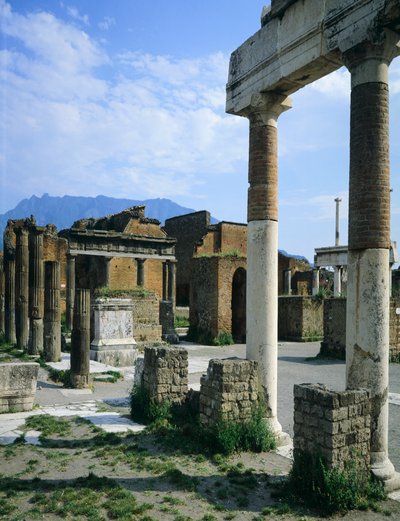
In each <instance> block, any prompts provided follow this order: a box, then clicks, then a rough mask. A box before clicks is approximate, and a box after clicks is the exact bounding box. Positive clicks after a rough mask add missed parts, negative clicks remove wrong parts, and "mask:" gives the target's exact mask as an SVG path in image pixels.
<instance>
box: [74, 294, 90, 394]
mask: <svg viewBox="0 0 400 521" xmlns="http://www.w3.org/2000/svg"><path fill="white" fill-rule="evenodd" d="M89 374H90V290H88V289H77V290H76V291H75V305H74V320H73V327H72V334H71V385H72V387H75V388H78V389H82V388H84V387H88V386H89Z"/></svg>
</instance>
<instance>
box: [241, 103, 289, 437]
mask: <svg viewBox="0 0 400 521" xmlns="http://www.w3.org/2000/svg"><path fill="white" fill-rule="evenodd" d="M288 108H290V102H289V100H288V99H287V98H285V97H284V96H276V95H259V96H254V97H253V99H252V105H251V107H250V108H249V109H248V117H249V120H250V144H249V150H250V153H249V184H250V186H249V191H248V229H247V271H248V273H247V292H246V294H247V304H246V307H247V310H246V316H247V337H246V338H247V346H246V356H247V358H248V359H251V360H257V361H258V364H259V380H260V385H261V387H262V390H263V395H264V401H265V408H266V415H267V417H268V418H269V421H270V424H271V428H272V430H273V431H274V432H275V433H276V434H277V435H278V437H279V436H282V427H281V425H280V423H279V422H278V418H277V385H278V155H277V128H276V127H277V123H276V122H277V118H278V116H279V114H280V113H281V112H282V111H284V110H286V109H288Z"/></svg>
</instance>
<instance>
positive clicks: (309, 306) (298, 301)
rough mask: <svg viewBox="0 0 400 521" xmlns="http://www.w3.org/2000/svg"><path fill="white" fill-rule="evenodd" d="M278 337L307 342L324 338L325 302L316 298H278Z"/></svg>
mask: <svg viewBox="0 0 400 521" xmlns="http://www.w3.org/2000/svg"><path fill="white" fill-rule="evenodd" d="M278 337H279V338H280V339H281V340H290V341H293V342H305V341H310V340H320V339H322V338H323V301H322V300H319V299H316V298H314V297H309V296H307V297H304V296H303V297H302V296H296V297H284V296H282V297H279V298H278Z"/></svg>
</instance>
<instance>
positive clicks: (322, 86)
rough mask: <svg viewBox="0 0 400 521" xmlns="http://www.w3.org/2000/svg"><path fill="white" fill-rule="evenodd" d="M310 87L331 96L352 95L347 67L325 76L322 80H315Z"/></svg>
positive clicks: (346, 96) (345, 96)
mask: <svg viewBox="0 0 400 521" xmlns="http://www.w3.org/2000/svg"><path fill="white" fill-rule="evenodd" d="M310 89H312V90H313V91H316V92H318V93H319V94H322V95H324V96H328V97H330V98H344V99H349V97H350V73H349V72H348V70H347V69H345V68H344V67H342V68H341V69H339V70H337V71H334V72H332V73H331V74H328V75H327V76H324V77H323V78H321V79H320V80H317V81H314V83H312V84H311V85H310Z"/></svg>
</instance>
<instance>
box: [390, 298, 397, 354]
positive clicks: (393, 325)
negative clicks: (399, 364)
mask: <svg viewBox="0 0 400 521" xmlns="http://www.w3.org/2000/svg"><path fill="white" fill-rule="evenodd" d="M389 346H390V355H391V356H398V355H399V354H400V297H397V298H392V299H390V324H389Z"/></svg>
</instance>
